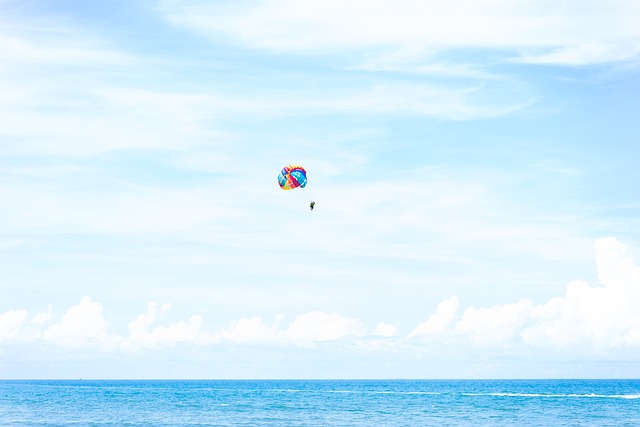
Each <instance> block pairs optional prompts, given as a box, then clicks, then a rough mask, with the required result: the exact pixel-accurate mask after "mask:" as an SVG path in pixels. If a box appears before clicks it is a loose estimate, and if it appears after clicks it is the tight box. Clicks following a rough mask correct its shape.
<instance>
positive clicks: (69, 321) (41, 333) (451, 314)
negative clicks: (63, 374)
mask: <svg viewBox="0 0 640 427" xmlns="http://www.w3.org/2000/svg"><path fill="white" fill-rule="evenodd" d="M595 249H596V264H597V268H598V277H599V280H600V282H601V283H600V285H599V286H590V285H588V284H587V283H585V282H581V281H573V282H571V283H569V284H568V285H567V289H566V292H565V294H564V295H562V296H559V297H556V298H552V299H551V300H549V301H547V302H546V303H544V304H541V305H535V304H533V303H532V302H531V301H530V300H528V299H523V300H521V301H518V302H515V303H511V304H505V305H498V306H493V307H486V308H485V307H473V306H471V307H468V308H466V309H465V310H464V311H461V310H460V302H459V300H458V298H457V297H456V296H452V297H451V298H449V299H447V300H444V301H442V302H441V303H440V304H438V306H437V308H436V310H435V312H434V313H433V314H432V315H431V316H430V317H428V318H427V320H426V321H425V322H422V323H420V324H418V325H417V326H415V327H414V328H413V329H412V330H411V331H410V332H409V333H406V334H404V335H403V334H401V333H400V328H399V327H398V325H393V324H388V323H385V322H380V323H378V324H377V325H375V326H374V327H373V328H367V327H366V325H364V324H363V323H362V322H360V321H359V320H358V319H354V318H350V317H347V316H344V315H341V314H338V313H325V312H321V311H314V312H309V313H303V314H300V315H298V316H296V317H295V318H294V319H293V320H291V321H290V322H289V323H288V324H287V323H286V322H285V319H284V316H282V315H278V316H276V318H275V319H274V321H273V322H272V323H271V324H269V323H268V322H265V321H264V320H263V319H262V318H261V317H260V316H255V317H252V318H241V319H239V320H236V321H233V322H231V323H230V325H229V326H228V327H227V328H224V329H222V330H219V331H216V332H211V331H206V330H204V329H203V327H202V323H203V322H202V320H203V317H202V316H201V315H194V316H191V317H190V318H189V319H188V320H186V321H178V322H176V323H172V324H169V325H159V324H158V323H159V322H160V320H161V317H162V315H163V314H164V313H166V312H167V311H168V310H170V308H171V307H170V305H169V304H164V305H158V304H156V303H154V302H151V303H149V304H148V306H147V311H146V313H144V314H140V315H139V316H137V317H136V318H135V319H134V320H132V321H131V322H130V323H129V324H128V333H127V334H119V333H117V332H115V331H113V330H112V328H111V327H110V325H109V322H108V321H107V320H106V318H105V316H104V308H103V306H102V304H100V303H99V302H97V301H94V300H93V299H92V298H91V297H84V298H82V300H81V301H80V303H79V304H78V305H76V306H73V307H71V308H70V309H69V310H68V311H67V312H66V313H65V314H64V315H63V316H62V317H59V318H58V317H56V316H55V314H54V312H53V308H52V307H48V309H47V311H46V312H43V313H36V314H34V315H30V314H29V313H28V312H27V311H26V310H10V311H7V312H5V313H4V314H2V315H0V350H2V349H9V348H11V347H12V346H16V345H21V346H24V345H27V346H28V345H39V346H41V345H45V346H49V347H51V348H56V349H58V350H61V349H62V350H64V349H67V350H69V351H70V352H71V351H73V350H76V349H78V348H81V349H85V350H90V349H93V350H96V351H98V352H109V353H113V352H115V353H118V352H124V353H129V352H135V351H138V350H142V349H148V350H153V349H159V348H164V347H170V346H175V345H178V344H190V345H194V346H198V347H207V346H218V345H224V346H234V345H235V346H237V345H240V346H242V345H253V346H267V347H271V348H274V347H275V348H282V347H291V346H294V347H315V346H322V345H324V343H328V342H334V344H336V345H344V346H345V348H355V347H358V348H361V349H369V350H373V351H378V350H380V349H386V350H385V351H388V350H390V349H394V348H395V349H396V350H398V349H405V350H406V349H414V350H417V351H419V350H420V349H424V348H425V347H428V348H430V349H431V350H433V349H437V348H439V347H438V346H439V345H440V344H444V343H446V344H447V345H450V344H451V343H456V345H459V346H462V348H465V349H469V348H471V349H474V351H476V352H481V351H483V349H489V350H491V351H492V352H495V351H509V350H512V349H514V348H515V349H521V350H522V349H534V350H536V349H537V350H541V351H540V353H541V354H547V352H551V353H554V354H565V355H568V356H567V357H571V356H570V355H571V354H576V352H578V351H579V352H580V353H579V354H581V355H584V354H587V355H590V356H597V357H604V358H605V359H606V358H612V359H615V358H616V357H626V358H627V360H628V359H631V360H633V361H637V362H640V352H639V351H637V350H640V267H638V266H637V265H636V264H635V263H634V261H633V259H632V257H631V256H630V255H629V254H627V252H626V247H625V246H624V245H623V244H622V243H620V242H619V241H617V240H616V239H615V238H612V237H608V238H603V239H599V240H597V241H596V242H595ZM376 342H377V343H382V342H384V344H385V345H375V343H376ZM354 346H355V347H354ZM0 354H2V353H1V352H0Z"/></svg>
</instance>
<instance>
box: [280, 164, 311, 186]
mask: <svg viewBox="0 0 640 427" xmlns="http://www.w3.org/2000/svg"><path fill="white" fill-rule="evenodd" d="M278 184H280V188H282V189H283V190H293V189H294V188H298V187H300V188H304V187H305V186H306V185H307V171H306V170H304V168H303V167H302V166H300V165H287V166H285V167H284V168H283V169H282V171H281V172H280V175H278Z"/></svg>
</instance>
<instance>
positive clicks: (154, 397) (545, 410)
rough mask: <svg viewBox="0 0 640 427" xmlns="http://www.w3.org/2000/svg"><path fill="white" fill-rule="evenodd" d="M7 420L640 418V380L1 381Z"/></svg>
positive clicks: (585, 421)
mask: <svg viewBox="0 0 640 427" xmlns="http://www.w3.org/2000/svg"><path fill="white" fill-rule="evenodd" d="M0 426H220V427H223V426H225V427H227V426H228V427H232V426H234V427H235V426H247V427H249V426H251V427H259V426H287V427H293V426H354V427H355V426H405V427H412V426H503V427H504V426H547V427H550V426H640V380H577V381H573V380H571V381H565V380H545V381H538V380H536V381H530V380H518V381H515V380H513V381H502V380H495V381H490V380H480V381H405V380H398V381H391V380H389V381H374V380H371V381H368V380H363V381H360V380H358V381H329V380H326V381H325V380H318V381H272V380H268V381H87V380H78V381H0Z"/></svg>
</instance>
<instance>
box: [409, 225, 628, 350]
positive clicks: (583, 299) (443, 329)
mask: <svg viewBox="0 0 640 427" xmlns="http://www.w3.org/2000/svg"><path fill="white" fill-rule="evenodd" d="M595 252H596V264H597V267H598V277H599V280H600V284H599V285H596V286H590V285H589V284H588V283H586V282H584V281H580V280H575V281H571V282H570V283H569V284H568V285H567V287H566V291H565V293H564V295H562V296H559V297H556V298H552V299H550V300H549V301H547V302H546V303H544V304H540V305H534V304H533V303H532V302H531V301H530V300H529V299H522V300H520V301H518V302H515V303H509V304H503V305H496V306H492V307H473V306H472V307H469V308H467V309H466V310H464V312H463V313H462V314H461V315H460V317H459V318H458V317H456V310H457V308H458V300H457V298H456V297H452V298H450V299H448V300H445V301H443V302H441V303H440V304H439V305H438V308H437V309H436V312H435V313H434V314H433V315H432V316H431V317H430V318H429V319H428V320H427V321H425V322H423V323H421V324H419V325H418V326H417V327H416V328H415V329H414V331H413V332H411V334H410V335H409V337H410V338H411V337H418V336H425V335H431V336H440V337H443V336H447V337H451V336H455V337H458V338H462V339H463V340H464V342H466V343H467V344H468V345H475V346H481V347H486V346H499V347H500V346H528V347H531V348H547V349H557V350H571V349H573V350H575V349H580V350H583V351H588V352H591V353H593V354H600V355H602V354H606V353H607V352H609V351H613V350H615V349H618V348H625V347H634V348H635V347H638V346H640V269H639V268H638V267H637V266H636V264H635V263H634V261H633V258H632V257H631V256H630V255H629V254H627V250H626V247H625V245H623V244H622V243H620V242H619V241H617V240H616V239H615V238H612V237H608V238H603V239H598V240H597V241H596V242H595Z"/></svg>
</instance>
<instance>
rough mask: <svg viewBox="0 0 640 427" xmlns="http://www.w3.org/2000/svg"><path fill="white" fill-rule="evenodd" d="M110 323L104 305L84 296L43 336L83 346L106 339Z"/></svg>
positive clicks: (47, 338)
mask: <svg viewBox="0 0 640 427" xmlns="http://www.w3.org/2000/svg"><path fill="white" fill-rule="evenodd" d="M107 331H108V323H107V321H106V319H105V318H104V315H103V307H102V304H100V303H99V302H97V301H93V300H92V299H91V297H88V296H87V297H84V298H82V300H81V301H80V303H79V304H78V305H76V306H73V307H71V308H70V309H69V311H67V312H66V314H65V315H64V316H63V317H62V321H60V322H58V323H54V324H53V325H51V326H49V327H48V328H47V329H46V330H45V331H44V333H43V334H42V338H43V339H44V340H45V341H51V342H57V343H63V344H65V345H70V346H81V345H84V344H86V343H87V342H91V343H94V342H95V343H99V342H102V341H104V340H105V339H106V337H107Z"/></svg>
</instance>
